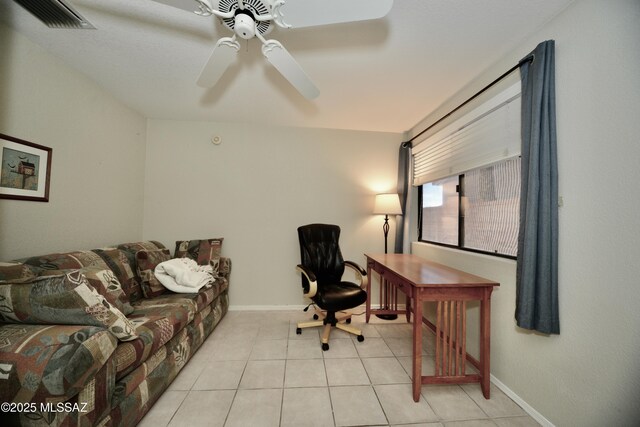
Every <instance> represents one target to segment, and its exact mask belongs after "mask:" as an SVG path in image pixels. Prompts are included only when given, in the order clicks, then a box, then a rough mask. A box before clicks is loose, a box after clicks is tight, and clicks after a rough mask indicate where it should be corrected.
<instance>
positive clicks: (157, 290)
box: [136, 249, 171, 298]
mask: <svg viewBox="0 0 640 427" xmlns="http://www.w3.org/2000/svg"><path fill="white" fill-rule="evenodd" d="M170 259H171V254H170V253H169V249H156V250H146V249H143V250H140V251H138V252H136V266H137V272H138V277H140V287H141V288H142V293H143V294H144V296H145V298H153V297H156V296H158V295H162V294H164V293H165V292H167V289H166V288H165V287H164V286H163V285H162V283H160V281H159V280H158V279H157V278H156V276H155V274H154V273H153V272H154V270H155V269H156V266H157V265H158V264H160V263H161V262H164V261H168V260H170Z"/></svg>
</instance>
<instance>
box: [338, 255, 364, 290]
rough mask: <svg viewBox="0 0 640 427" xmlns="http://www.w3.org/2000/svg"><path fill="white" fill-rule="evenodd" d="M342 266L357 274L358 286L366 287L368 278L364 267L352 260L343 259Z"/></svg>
mask: <svg viewBox="0 0 640 427" xmlns="http://www.w3.org/2000/svg"><path fill="white" fill-rule="evenodd" d="M344 266H345V267H349V268H350V269H352V270H353V271H355V272H356V274H357V275H358V278H359V279H360V287H361V288H362V289H367V285H368V284H369V278H368V277H367V272H366V271H365V269H364V268H362V267H360V266H359V265H358V264H356V263H355V262H353V261H345V262H344Z"/></svg>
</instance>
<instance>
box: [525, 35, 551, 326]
mask: <svg viewBox="0 0 640 427" xmlns="http://www.w3.org/2000/svg"><path fill="white" fill-rule="evenodd" d="M520 76H521V83H522V125H521V126H522V183H521V185H522V187H521V195H520V230H519V236H518V264H517V278H516V313H515V317H516V322H517V324H518V326H519V327H521V328H525V329H532V330H536V331H539V332H542V333H545V334H559V333H560V316H559V313H558V164H557V154H556V151H557V150H556V146H557V143H556V105H555V42H554V41H553V40H548V41H545V42H543V43H540V44H539V45H538V46H537V47H536V49H535V50H534V51H533V52H532V53H531V54H530V55H528V56H527V57H526V58H524V59H523V60H522V61H521V64H520Z"/></svg>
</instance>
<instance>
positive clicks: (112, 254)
mask: <svg viewBox="0 0 640 427" xmlns="http://www.w3.org/2000/svg"><path fill="white" fill-rule="evenodd" d="M93 252H95V253H96V254H97V255H98V256H99V257H100V258H101V259H102V260H103V261H104V262H105V264H106V265H107V266H108V268H109V269H110V270H111V271H113V273H114V274H115V275H116V277H117V278H118V281H119V282H120V284H121V285H122V289H123V290H124V292H125V293H126V294H127V297H128V298H129V301H130V302H134V301H137V300H138V299H140V298H141V297H142V291H141V290H140V284H139V283H138V281H137V280H136V274H135V270H132V269H131V265H130V264H129V261H128V260H127V255H126V254H125V253H124V252H123V251H121V250H119V249H116V248H104V249H94V250H93Z"/></svg>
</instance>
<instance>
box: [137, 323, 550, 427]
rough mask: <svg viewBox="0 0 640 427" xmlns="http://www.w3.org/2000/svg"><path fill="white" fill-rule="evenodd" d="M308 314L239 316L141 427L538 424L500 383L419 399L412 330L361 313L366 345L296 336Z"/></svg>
mask: <svg viewBox="0 0 640 427" xmlns="http://www.w3.org/2000/svg"><path fill="white" fill-rule="evenodd" d="M310 316H311V315H310V314H309V313H304V312H302V311H241V312H240V311H231V312H229V313H228V314H227V315H226V316H225V317H224V319H222V321H221V322H220V324H219V325H218V327H217V328H216V329H215V330H214V331H213V333H212V334H211V336H210V337H209V338H208V339H207V340H206V341H205V342H204V344H203V345H202V346H201V347H200V349H199V350H198V351H197V352H196V354H195V355H194V356H193V358H192V359H191V360H190V361H189V362H188V363H187V365H186V366H185V367H184V369H183V370H182V371H181V372H180V374H179V375H178V377H177V378H176V379H175V380H174V381H173V383H172V384H171V386H170V387H169V389H168V390H166V391H165V393H164V394H163V395H162V397H161V398H160V400H159V401H158V402H156V404H155V405H154V406H153V408H152V409H151V411H149V413H148V414H147V415H146V416H145V417H144V418H143V420H142V422H141V423H140V426H142V427H165V426H170V427H178V426H185V427H200V426H202V427H210V426H211V427H213V426H224V427H232V426H233V427H235V426H241V427H262V426H264V427H270V426H292V427H303V426H319V427H334V426H335V427H342V426H413V427H425V426H430V427H436V426H438V427H443V426H444V427H476V426H477V427H483V426H493V427H496V426H500V427H505V426H519V427H528V426H537V425H538V423H536V421H535V420H534V419H533V418H531V417H529V416H528V415H527V414H526V413H525V412H524V411H523V410H522V409H521V408H520V407H519V406H518V405H517V404H516V403H514V402H513V401H512V400H511V399H510V398H509V397H507V396H506V395H505V394H504V393H503V392H502V391H500V390H499V389H498V388H496V387H494V386H492V389H491V399H490V400H486V399H484V397H483V396H482V392H481V391H480V386H479V385H477V384H468V385H463V386H458V385H441V386H440V385H433V386H423V387H422V398H421V399H420V401H419V402H417V403H416V402H414V401H413V399H412V396H411V377H410V372H411V368H410V367H411V358H410V356H411V326H410V325H408V324H406V323H405V322H403V319H402V318H400V319H399V320H397V321H394V322H389V321H385V320H380V319H378V318H375V317H372V319H371V323H369V324H366V323H364V316H363V315H359V316H354V317H353V321H352V323H353V325H354V326H356V327H359V328H361V329H362V330H363V335H364V336H365V340H364V341H363V342H358V341H357V340H356V339H355V337H354V336H351V335H349V334H347V333H345V332H343V331H339V330H335V329H334V331H333V332H332V334H331V340H330V349H329V350H328V351H326V352H323V351H322V350H321V348H320V334H319V331H320V329H319V328H312V329H304V330H303V332H302V334H301V335H296V332H295V331H296V323H297V322H299V321H303V320H309V319H310ZM424 334H425V335H424V339H423V342H424V348H423V351H424V354H425V355H426V357H423V372H429V371H431V372H433V361H432V358H433V356H432V354H433V348H434V347H433V345H434V340H433V335H432V334H430V333H429V332H424Z"/></svg>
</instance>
